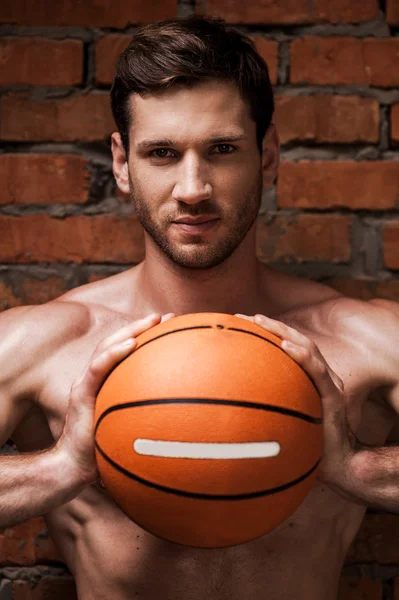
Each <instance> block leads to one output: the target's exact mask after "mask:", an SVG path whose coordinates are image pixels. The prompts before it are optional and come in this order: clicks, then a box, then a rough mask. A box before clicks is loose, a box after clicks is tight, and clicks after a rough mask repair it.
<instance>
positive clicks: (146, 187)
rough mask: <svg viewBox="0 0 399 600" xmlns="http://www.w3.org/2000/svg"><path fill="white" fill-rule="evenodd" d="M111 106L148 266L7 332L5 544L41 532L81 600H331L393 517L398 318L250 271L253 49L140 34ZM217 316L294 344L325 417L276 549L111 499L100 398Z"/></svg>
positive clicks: (121, 174)
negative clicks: (131, 357) (168, 521)
mask: <svg viewBox="0 0 399 600" xmlns="http://www.w3.org/2000/svg"><path fill="white" fill-rule="evenodd" d="M154 40H155V43H154ZM232 48H234V51H235V55H234V56H233V55H232V54H231V52H230V53H229V50H230V51H231V49H232ZM183 59H184V60H183ZM239 65H241V66H239ZM196 76H197V77H198V78H200V81H196V82H195V84H193V78H195V77H196ZM242 76H245V79H241V84H242V88H241V89H242V91H241V92H240V91H239V89H240V88H239V87H238V85H239V81H240V79H239V78H242ZM173 77H179V83H178V84H177V83H176V82H174V83H173ZM168 78H170V80H172V84H171V85H170V86H169V87H165V84H166V83H167V82H168ZM190 78H191V79H190ZM190 83H191V85H190ZM162 85H163V87H162ZM124 86H125V87H124ZM146 86H147V88H146ZM144 89H147V92H146V93H142V94H139V93H132V90H133V91H134V92H138V91H142V92H143V90H144ZM123 94H125V97H124V96H123ZM125 100H126V106H127V113H126V114H127V115H128V116H129V119H128V122H127V123H126V122H125V121H124V119H126V114H124V113H123V110H122V109H123V106H124V102H125ZM112 101H113V109H114V114H115V116H116V120H117V124H118V129H119V133H114V134H113V136H112V153H113V169H114V174H115V177H116V180H117V184H118V186H119V188H120V189H121V190H122V191H123V192H125V193H130V194H131V197H132V201H133V202H134V204H135V207H136V211H137V215H138V218H139V219H140V221H141V223H142V225H143V227H144V229H145V249H146V257H145V260H144V261H143V262H142V263H140V264H139V265H138V266H136V267H134V268H131V269H128V270H126V271H124V272H122V273H120V274H118V275H115V276H113V277H109V278H108V279H106V280H104V281H101V282H96V283H93V284H89V285H85V286H82V287H79V288H77V289H75V290H72V291H70V292H68V293H67V294H65V295H63V296H61V297H60V298H58V299H57V300H55V301H52V302H49V303H47V304H45V305H43V306H29V307H23V308H15V309H11V310H9V311H6V312H5V313H3V314H2V315H1V317H0V328H1V336H0V356H1V364H2V368H1V374H0V441H1V443H4V442H5V441H6V440H7V439H8V438H10V437H11V438H12V439H13V440H14V441H15V443H16V444H17V446H18V448H19V449H20V451H21V454H20V455H19V456H2V457H0V527H7V526H10V525H12V524H14V523H17V522H19V521H23V520H25V519H28V518H30V517H33V516H35V515H43V514H44V515H45V518H46V522H47V524H48V528H49V531H50V534H51V535H52V537H53V539H54V540H55V543H56V544H57V546H58V547H59V549H60V551H61V553H62V554H63V556H64V558H65V561H66V563H67V565H68V567H69V568H70V570H71V572H72V573H73V575H74V576H75V578H76V583H77V589H78V594H79V598H80V600H103V599H104V600H110V599H112V600H128V599H129V600H130V599H131V598H136V597H137V598H143V600H162V599H170V600H203V599H204V598H209V599H214V600H224V599H229V600H260V598H268V599H270V600H280V599H281V600H293V599H295V600H321V599H323V600H333V599H334V598H336V595H337V582H338V578H339V574H340V571H341V567H342V564H343V560H344V557H345V554H346V552H347V549H348V546H349V545H350V543H351V541H352V540H353V538H354V536H355V534H356V532H357V530H358V528H359V526H360V523H361V521H362V518H363V516H364V513H365V510H366V506H367V505H372V506H378V507H383V508H386V509H388V510H392V511H399V451H398V450H397V449H396V448H395V447H388V446H386V445H385V447H384V444H386V442H387V440H388V439H389V435H390V432H391V430H393V425H394V422H395V418H396V410H397V408H398V406H399V353H398V350H397V340H398V338H399V307H398V305H396V304H395V303H392V302H388V301H384V300H373V301H370V302H361V301H357V300H352V299H348V298H346V297H344V296H342V295H341V294H339V293H337V292H336V291H333V290H332V289H331V288H329V287H327V286H324V285H320V284H318V283H315V282H312V281H307V280H304V279H300V278H297V277H294V276H291V275H287V274H283V273H280V272H278V271H276V270H275V269H272V268H269V267H267V266H265V265H263V264H261V263H260V262H259V261H258V260H257V258H256V244H255V223H256V215H257V212H258V209H259V205H260V200H261V190H262V182H263V186H269V185H271V184H272V182H273V181H274V179H275V177H276V173H277V167H278V154H279V149H278V141H277V134H276V130H275V127H274V126H273V124H271V116H272V107H273V103H272V96H271V88H270V82H269V80H268V75H267V70H266V68H265V65H264V63H263V61H262V60H261V59H260V58H259V57H258V56H257V54H256V53H255V51H254V50H253V48H252V47H251V45H250V44H249V43H248V41H247V40H246V38H245V37H242V36H240V35H239V34H237V33H233V32H230V33H229V32H226V31H225V28H224V26H223V24H222V23H219V24H218V23H212V22H208V21H206V20H201V19H197V20H195V21H191V22H190V21H177V22H176V23H172V24H169V25H155V26H150V27H148V28H144V29H143V30H142V31H141V32H138V33H137V35H136V36H135V41H134V42H133V43H132V46H131V48H130V50H129V51H127V53H125V54H124V58H123V59H122V62H121V63H120V65H119V68H118V76H117V78H116V81H115V84H114V87H113V90H112ZM118 111H119V112H118ZM124 123H125V124H124ZM262 127H263V129H262ZM262 147H263V151H262V150H261V148H262ZM205 221H206V223H205ZM201 223H202V224H201ZM204 311H211V312H223V313H230V314H236V313H239V314H241V315H244V318H254V315H264V317H259V316H258V317H255V320H256V321H257V322H259V324H260V325H262V326H263V327H264V328H265V329H267V330H269V331H273V332H274V333H276V334H277V335H279V336H280V337H282V338H283V339H284V340H286V341H291V342H293V343H294V348H291V349H290V348H289V347H288V346H286V347H285V350H286V352H287V353H289V354H290V355H291V356H292V357H293V358H294V359H295V360H297V361H298V363H299V364H301V365H302V366H303V368H304V369H305V370H306V371H307V372H308V373H309V374H310V375H311V376H312V377H313V379H314V381H315V383H316V385H317V387H318V389H319V391H320V393H321V396H322V403H323V409H324V435H325V446H324V455H323V461H322V464H321V467H320V470H319V479H318V481H317V483H316V485H315V486H314V488H313V489H312V491H311V492H310V494H309V495H308V496H307V498H306V499H305V501H304V502H303V504H302V505H301V506H300V507H299V508H298V510H297V511H296V512H295V514H293V515H292V517H291V518H289V519H288V520H287V521H286V522H284V523H283V524H282V525H281V526H279V527H278V528H277V529H275V530H274V531H273V532H271V533H269V534H268V535H265V536H263V537H261V538H258V539H256V540H253V541H251V542H249V543H246V544H242V545H239V546H235V547H231V548H226V549H217V550H209V549H197V548H186V547H183V546H180V545H178V544H173V543H169V542H167V541H164V540H162V539H158V538H156V537H155V536H153V535H151V534H149V533H147V532H146V531H143V530H142V529H141V528H140V527H138V526H137V525H136V524H135V523H134V522H132V521H130V520H129V519H128V518H127V517H126V516H125V515H124V514H123V513H122V512H121V510H120V509H119V508H118V507H117V506H116V504H115V503H114V501H113V500H112V498H111V497H110V495H109V494H108V493H107V491H106V490H105V489H103V488H102V487H101V484H100V483H99V481H98V477H99V475H98V472H97V469H96V464H95V459H94V451H93V406H94V402H95V397H96V394H97V391H98V390H99V388H100V386H101V384H102V382H103V381H104V380H105V378H106V377H107V375H108V374H109V373H110V372H111V371H112V369H113V368H114V367H115V366H116V365H117V364H118V363H119V362H120V361H121V360H122V359H123V358H125V357H126V356H127V355H128V354H129V353H130V352H132V351H134V343H135V337H136V336H137V335H138V334H140V332H142V331H144V330H146V329H148V328H150V327H152V326H154V325H155V324H157V323H159V322H160V320H161V318H173V314H175V315H179V314H185V313H191V312H204ZM165 315H166V317H165ZM154 369H156V365H154ZM355 436H356V437H355ZM232 526H234V524H232ZM287 573H289V576H287ZM299 582H301V585H299Z"/></svg>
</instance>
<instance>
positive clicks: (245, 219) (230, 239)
mask: <svg viewBox="0 0 399 600" xmlns="http://www.w3.org/2000/svg"><path fill="white" fill-rule="evenodd" d="M129 184H130V198H131V200H132V202H133V206H134V208H135V210H136V215H137V219H138V221H139V222H140V224H141V225H142V227H143V229H144V230H145V231H146V232H147V233H148V235H149V236H150V237H151V239H152V240H153V241H154V242H155V244H156V245H157V246H158V247H159V248H160V249H161V250H162V252H163V253H164V254H165V255H166V256H167V257H168V258H169V260H171V261H172V262H173V263H174V264H175V265H178V266H179V267H183V268H185V269H212V268H214V267H217V266H219V265H220V264H222V263H223V262H225V261H226V260H227V259H228V258H230V256H231V255H232V254H233V252H234V251H235V250H236V248H238V246H239V245H240V244H241V242H242V241H243V240H244V238H245V236H246V235H247V233H248V231H249V230H250V229H251V227H252V225H253V224H254V222H255V220H256V217H257V215H258V212H259V208H260V204H261V200H262V189H263V181H262V170H259V172H258V175H257V177H256V179H255V181H254V182H253V184H252V185H251V187H250V188H249V189H248V190H247V192H246V193H245V195H244V197H243V198H242V202H241V204H240V206H239V207H238V208H237V209H236V212H235V213H230V214H228V215H223V214H220V211H218V210H217V209H216V207H215V206H214V204H213V203H212V201H208V200H203V201H201V202H199V203H198V204H195V205H188V204H184V202H179V205H180V206H179V208H181V214H180V213H179V214H178V215H174V218H173V219H171V220H172V221H173V220H174V219H178V218H179V217H180V216H182V215H185V216H192V217H197V216H199V215H209V214H212V215H217V216H218V217H220V218H221V220H222V223H223V224H224V225H225V226H227V228H228V231H227V233H226V234H225V236H224V237H222V238H221V239H219V240H217V241H216V242H215V243H214V244H211V243H210V242H208V241H204V240H203V238H202V236H200V235H198V236H192V239H191V241H190V243H185V244H183V243H178V242H173V241H171V240H169V239H168V237H167V228H168V225H169V224H170V222H171V220H168V221H166V224H165V227H162V225H160V224H159V223H158V222H157V221H156V220H155V219H154V217H153V215H152V214H151V210H150V205H149V204H148V203H146V202H145V201H144V199H143V197H142V196H140V194H138V193H137V189H136V188H135V186H134V184H133V181H132V179H131V178H130V174H129ZM183 205H184V208H183Z"/></svg>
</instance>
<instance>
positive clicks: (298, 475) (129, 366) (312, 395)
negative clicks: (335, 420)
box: [95, 313, 322, 548]
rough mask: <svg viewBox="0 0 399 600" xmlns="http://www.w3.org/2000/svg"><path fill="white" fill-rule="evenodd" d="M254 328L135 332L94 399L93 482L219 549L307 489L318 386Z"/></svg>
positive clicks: (190, 319) (317, 446)
mask: <svg viewBox="0 0 399 600" xmlns="http://www.w3.org/2000/svg"><path fill="white" fill-rule="evenodd" d="M280 345H281V341H280V339H279V338H277V337H276V336H274V335H272V334H270V333H268V332H267V331H265V330H264V329H262V328H261V327H260V326H258V325H256V324H254V323H252V322H249V321H246V320H244V319H241V318H239V317H234V316H231V315H226V314H217V313H198V314H189V315H184V316H180V317H176V318H173V319H171V320H169V321H166V322H165V323H161V324H159V325H157V326H156V327H153V328H152V329H149V330H148V331H146V332H145V333H143V334H141V335H140V336H138V338H137V346H136V349H135V350H134V351H133V353H132V354H131V355H130V356H129V357H128V358H127V359H125V360H124V361H123V362H122V363H120V364H119V365H118V366H117V367H116V368H115V369H114V370H113V371H112V373H111V374H110V376H109V377H108V379H107V380H106V381H105V383H104V385H103V387H102V388H101V390H100V393H99V395H98V398H97V403H96V413H95V422H96V428H95V438H96V456H97V462H98V468H99V471H100V474H101V478H102V480H103V482H104V485H105V486H106V488H107V489H108V491H109V492H110V494H111V495H112V496H113V498H114V499H115V501H116V502H117V503H118V504H119V506H120V507H121V509H122V510H123V511H124V512H125V513H126V514H127V515H128V516H129V517H130V518H131V519H132V520H133V521H135V522H136V523H137V524H138V525H140V526H141V527H142V528H144V529H145V530H147V531H149V532H151V533H153V534H155V535H157V536H159V537H161V538H164V539H166V540H169V541H172V542H176V543H179V544H184V545H187V546H193V547H202V548H222V547H226V546H233V545H235V544H241V543H244V542H247V541H249V540H252V539H254V538H256V537H259V536H262V535H264V534H266V533H268V532H269V531H271V530H272V529H274V528H275V527H277V525H279V524H280V523H282V522H283V521H284V520H285V519H287V517H289V516H290V515H291V514H292V513H293V512H294V511H295V509H296V508H297V507H298V506H299V505H300V504H301V502H302V501H303V500H304V498H305V496H306V495H307V494H308V492H309V490H310V489H311V487H312V485H313V483H314V481H315V477H316V468H317V465H318V462H319V460H320V456H321V450H322V412H321V403H320V397H319V394H318V392H317V390H316V388H315V386H314V384H313V383H312V381H311V380H310V378H309V377H308V375H307V374H306V373H305V372H304V371H303V370H302V369H301V368H300V367H299V366H298V364H297V363H296V362H295V361H293V360H292V359H291V358H290V357H289V356H288V355H287V354H286V353H285V352H284V351H283V350H281V348H280Z"/></svg>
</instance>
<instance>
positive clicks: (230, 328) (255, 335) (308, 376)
mask: <svg viewBox="0 0 399 600" xmlns="http://www.w3.org/2000/svg"><path fill="white" fill-rule="evenodd" d="M227 329H228V330H229V331H239V332H240V333H246V334H247V335H253V336H254V337H257V338H259V339H261V340H264V341H265V342H269V344H272V345H273V346H276V348H279V349H280V350H282V351H283V352H284V350H283V349H282V348H281V346H279V345H278V344H276V342H272V341H271V340H269V339H267V338H264V337H263V335H260V334H259V333H254V332H253V331H247V330H246V329H239V328H237V327H228V328H227ZM301 370H302V371H303V372H304V373H305V375H306V376H307V378H308V379H309V381H310V383H311V384H312V385H313V387H314V389H315V390H316V392H317V393H319V390H318V389H317V387H316V384H315V382H314V381H313V379H312V378H311V376H310V375H309V373H307V372H306V371H305V370H304V369H302V367H301Z"/></svg>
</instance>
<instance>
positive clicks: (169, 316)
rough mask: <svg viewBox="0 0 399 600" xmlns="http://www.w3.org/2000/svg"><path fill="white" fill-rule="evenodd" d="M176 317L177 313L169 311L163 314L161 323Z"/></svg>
mask: <svg viewBox="0 0 399 600" xmlns="http://www.w3.org/2000/svg"><path fill="white" fill-rule="evenodd" d="M174 317H176V313H167V314H166V315H163V316H162V320H161V323H165V321H169V320H170V319H173V318H174Z"/></svg>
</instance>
